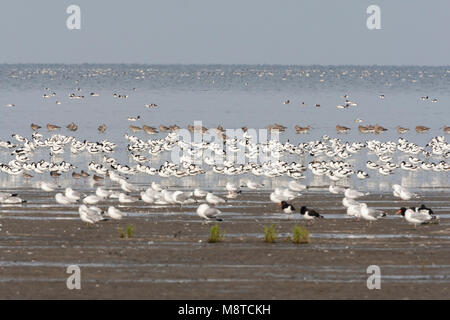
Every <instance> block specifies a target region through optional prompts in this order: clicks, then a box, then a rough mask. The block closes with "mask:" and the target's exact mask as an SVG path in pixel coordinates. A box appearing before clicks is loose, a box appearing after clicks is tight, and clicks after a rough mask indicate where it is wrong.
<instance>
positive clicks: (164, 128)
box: [159, 124, 193, 132]
mask: <svg viewBox="0 0 450 320" xmlns="http://www.w3.org/2000/svg"><path fill="white" fill-rule="evenodd" d="M169 130H170V128H169V127H166V126H163V125H162V124H160V125H159V131H161V132H167V131H169ZM192 131H193V130H192Z"/></svg>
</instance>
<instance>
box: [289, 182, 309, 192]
mask: <svg viewBox="0 0 450 320" xmlns="http://www.w3.org/2000/svg"><path fill="white" fill-rule="evenodd" d="M288 188H289V189H291V190H292V191H297V192H301V191H304V190H306V189H308V187H307V186H305V185H303V184H300V183H298V182H297V181H294V180H292V181H289V182H288Z"/></svg>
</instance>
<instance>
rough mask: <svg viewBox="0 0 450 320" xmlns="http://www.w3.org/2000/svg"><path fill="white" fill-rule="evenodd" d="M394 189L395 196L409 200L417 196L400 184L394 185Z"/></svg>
mask: <svg viewBox="0 0 450 320" xmlns="http://www.w3.org/2000/svg"><path fill="white" fill-rule="evenodd" d="M392 189H393V192H392V193H393V194H394V197H397V198H401V199H402V200H405V201H408V200H411V199H412V198H414V197H416V195H415V194H414V193H412V192H409V191H408V190H407V189H406V188H405V187H402V186H401V185H399V184H394V185H392Z"/></svg>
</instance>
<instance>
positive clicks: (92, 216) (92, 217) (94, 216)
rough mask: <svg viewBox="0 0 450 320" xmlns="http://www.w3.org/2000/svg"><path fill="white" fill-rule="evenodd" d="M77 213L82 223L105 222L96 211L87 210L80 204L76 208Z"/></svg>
mask: <svg viewBox="0 0 450 320" xmlns="http://www.w3.org/2000/svg"><path fill="white" fill-rule="evenodd" d="M78 213H79V214H80V219H81V221H83V222H86V223H88V224H94V223H96V222H98V221H103V220H106V219H105V218H104V217H103V216H102V214H101V213H99V212H98V211H97V210H95V209H93V208H92V207H91V208H88V207H87V206H86V205H84V204H82V205H81V206H80V207H79V208H78Z"/></svg>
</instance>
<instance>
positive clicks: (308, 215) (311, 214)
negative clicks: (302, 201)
mask: <svg viewBox="0 0 450 320" xmlns="http://www.w3.org/2000/svg"><path fill="white" fill-rule="evenodd" d="M300 214H301V215H302V216H303V218H305V219H306V220H308V221H311V220H314V219H317V218H320V219H323V216H322V215H320V214H319V213H318V212H316V211H315V210H312V209H308V208H307V207H305V206H302V207H301V208H300Z"/></svg>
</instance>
